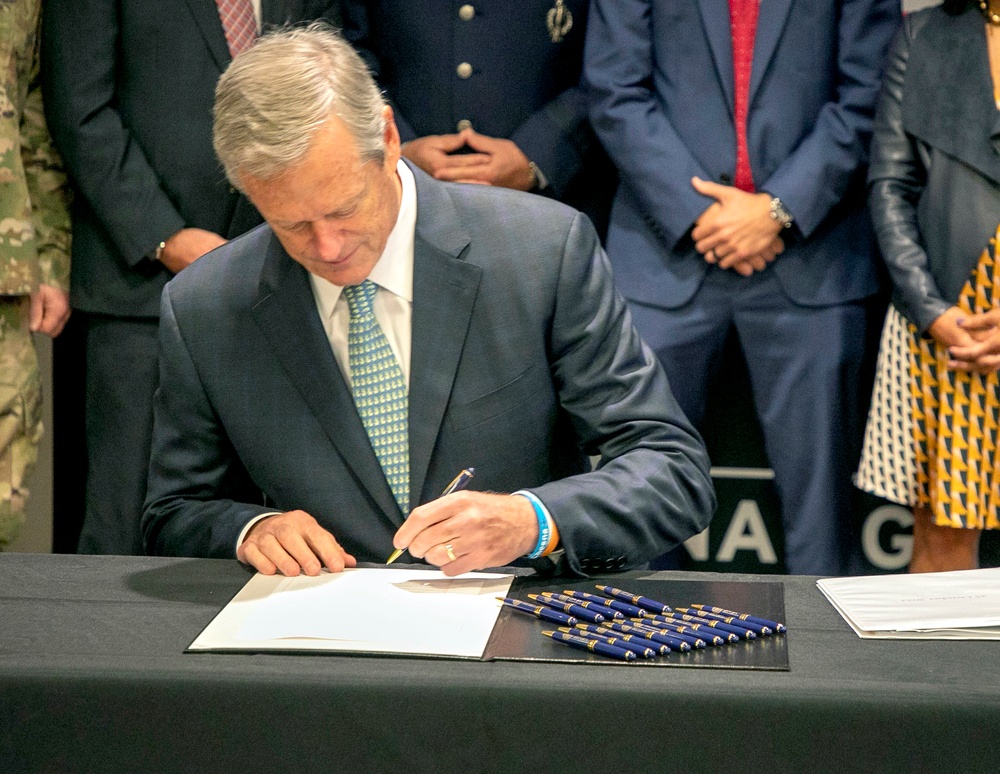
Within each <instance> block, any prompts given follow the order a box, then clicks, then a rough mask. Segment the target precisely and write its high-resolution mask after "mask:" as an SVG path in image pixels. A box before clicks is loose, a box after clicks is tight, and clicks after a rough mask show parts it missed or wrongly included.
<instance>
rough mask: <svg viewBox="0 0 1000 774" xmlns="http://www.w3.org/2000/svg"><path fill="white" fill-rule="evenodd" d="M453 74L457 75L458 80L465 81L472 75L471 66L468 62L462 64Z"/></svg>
mask: <svg viewBox="0 0 1000 774" xmlns="http://www.w3.org/2000/svg"><path fill="white" fill-rule="evenodd" d="M455 72H456V73H458V77H459V78H461V79H462V80H465V79H466V78H468V77H470V76H471V75H472V65H470V64H469V63H468V62H462V64H460V65H459V66H458V67H456V68H455Z"/></svg>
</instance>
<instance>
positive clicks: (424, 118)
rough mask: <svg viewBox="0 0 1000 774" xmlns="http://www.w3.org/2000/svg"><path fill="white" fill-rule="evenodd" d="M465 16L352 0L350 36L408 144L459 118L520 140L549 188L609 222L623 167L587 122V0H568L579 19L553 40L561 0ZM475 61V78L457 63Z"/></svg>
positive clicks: (347, 23)
mask: <svg viewBox="0 0 1000 774" xmlns="http://www.w3.org/2000/svg"><path fill="white" fill-rule="evenodd" d="M472 5H473V6H474V8H475V12H474V15H473V16H472V18H470V19H468V20H463V19H462V18H461V17H460V15H459V13H458V4H456V3H454V2H448V1H444V0H433V1H429V0H425V1H424V2H413V0H344V2H343V14H344V35H345V37H347V39H348V40H349V41H351V43H352V44H354V46H355V47H356V48H357V49H358V50H359V52H360V53H361V55H362V56H364V57H365V59H366V61H367V62H368V64H369V66H370V67H371V69H372V72H373V73H374V74H375V76H376V78H377V80H378V82H379V84H380V85H381V86H382V87H383V88H384V89H385V90H386V94H387V95H388V97H389V100H390V101H391V103H392V105H393V108H394V110H395V113H396V124H397V126H398V127H399V132H400V136H401V138H402V140H403V142H406V141H407V140H412V139H414V138H416V137H423V136H425V135H430V134H449V133H452V132H456V131H458V129H457V125H458V122H459V121H461V120H463V119H464V120H468V121H471V122H472V126H473V128H474V129H475V130H476V131H477V132H480V133H481V134H486V135H489V136H491V137H503V138H507V139H509V140H512V141H513V142H514V143H515V144H516V145H517V146H518V147H519V148H520V149H521V150H522V151H523V152H524V154H525V155H526V156H527V157H528V158H529V159H530V160H532V161H534V162H535V163H536V164H537V165H538V166H539V168H540V169H541V170H542V172H543V173H544V174H545V176H546V178H547V179H548V181H549V189H547V191H546V193H547V195H551V196H553V197H555V198H557V199H559V200H560V201H563V202H566V203H568V204H570V205H572V206H573V207H576V208H578V209H581V210H583V211H584V212H586V213H587V215H589V216H590V217H591V219H592V220H594V222H595V223H597V224H599V227H600V228H601V230H603V228H604V226H606V222H607V215H608V210H609V208H610V205H611V194H612V193H613V191H614V186H615V173H614V168H613V166H612V165H611V164H610V163H609V161H608V159H607V156H606V155H605V154H604V151H603V149H602V148H601V146H600V143H599V142H598V141H597V138H596V137H595V136H594V133H593V131H592V130H591V127H590V124H589V121H588V120H587V101H586V98H585V95H584V93H583V90H582V89H581V88H580V75H581V72H582V70H583V43H584V36H585V33H586V28H587V12H588V5H589V1H588V0H566V2H565V7H566V9H567V10H568V12H569V13H570V14H571V15H572V19H573V24H572V26H571V28H570V29H569V31H568V32H567V33H566V35H565V37H564V38H563V39H562V40H560V41H559V42H553V41H552V39H551V37H550V36H549V31H548V27H547V25H546V18H547V13H548V11H549V10H551V9H552V8H553V6H554V5H555V2H554V0H490V2H485V3H473V4H472ZM462 62H466V63H468V64H470V65H471V66H472V75H471V76H470V77H469V78H465V79H463V78H460V77H459V76H458V75H457V74H456V67H457V66H458V65H459V64H460V63H462Z"/></svg>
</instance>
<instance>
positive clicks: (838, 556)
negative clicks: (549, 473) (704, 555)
mask: <svg viewBox="0 0 1000 774" xmlns="http://www.w3.org/2000/svg"><path fill="white" fill-rule="evenodd" d="M899 17H900V12H899V2H898V0H817V1H816V2H811V3H794V2H792V0H729V2H725V0H597V2H595V3H594V5H593V7H592V9H591V17H590V26H589V29H588V38H587V51H586V65H585V70H586V73H585V81H586V83H587V85H588V87H589V88H590V90H591V96H592V105H591V120H592V122H593V125H594V128H595V131H596V132H597V134H598V136H599V137H600V138H601V140H602V142H603V143H604V145H605V147H606V148H607V149H608V152H609V153H610V154H611V156H612V159H613V160H614V162H615V164H616V165H617V166H618V169H619V174H620V176H621V179H622V184H621V187H620V189H619V192H618V194H617V197H616V200H615V203H614V207H613V209H612V215H611V225H610V227H609V233H608V253H609V255H610V256H611V260H612V263H613V265H614V267H615V279H616V281H617V282H618V285H619V287H620V288H621V290H622V291H623V293H624V294H625V296H626V298H628V299H629V301H630V302H631V306H632V309H633V312H634V314H635V318H636V325H637V327H638V328H639V330H640V332H641V333H642V334H643V336H644V337H645V338H646V340H647V341H648V342H649V343H650V345H651V346H652V347H653V349H654V350H655V351H656V352H657V354H658V355H659V356H660V359H661V361H662V363H663V365H664V367H665V368H666V370H667V374H668V376H669V378H670V382H671V386H672V387H673V388H674V392H675V394H676V395H677V398H678V401H679V402H680V404H681V406H682V407H683V408H684V410H685V412H686V413H687V415H688V416H689V417H690V418H691V419H692V420H693V421H694V422H695V424H696V425H697V424H699V423H700V422H701V420H702V418H703V414H704V410H705V405H704V396H705V390H706V383H707V381H708V379H709V378H710V376H711V374H712V372H713V370H714V369H715V368H716V366H717V364H718V359H719V354H720V352H721V349H722V345H723V342H724V340H725V338H726V336H727V335H728V333H729V331H730V330H731V329H733V328H735V331H736V333H737V335H738V336H739V340H740V343H741V345H742V348H743V352H744V354H745V356H746V360H747V364H748V366H749V370H750V376H751V382H752V385H753V390H754V400H755V403H756V406H757V413H758V417H759V418H760V421H761V425H762V427H763V430H764V436H765V444H766V448H767V453H768V457H769V459H770V462H771V465H772V467H773V468H774V473H775V478H776V484H777V489H778V494H779V497H780V499H781V503H782V519H783V523H784V528H785V560H786V565H787V567H788V570H789V571H790V572H793V573H815V574H837V573H840V572H842V571H843V570H844V563H843V562H844V550H845V540H844V533H845V530H844V524H845V522H846V521H847V515H848V512H849V503H850V491H851V490H850V487H851V484H850V471H851V469H852V467H853V465H854V463H855V462H856V459H855V455H856V450H857V449H858V448H859V443H858V440H857V439H858V437H859V432H860V431H859V426H860V422H859V420H860V418H861V417H860V416H859V412H858V410H857V406H858V405H859V404H863V403H864V402H865V400H866V396H865V395H863V394H859V393H858V382H859V380H860V374H861V373H862V371H863V369H862V365H863V362H864V359H865V356H866V347H865V342H866V331H867V330H868V328H869V326H870V325H872V324H878V322H879V321H880V320H881V317H880V314H879V311H880V307H879V305H878V304H877V303H874V302H873V299H877V298H878V296H877V294H878V293H879V289H880V277H879V272H878V271H877V268H876V263H875V261H874V260H873V253H874V250H873V245H872V237H871V229H870V227H869V224H868V221H867V216H866V212H865V190H864V168H863V167H864V164H865V160H866V156H867V146H868V141H869V138H870V135H871V127H872V113H873V109H874V103H875V96H876V93H877V90H878V86H879V81H880V77H881V72H882V64H883V59H884V56H885V51H886V48H887V46H888V43H889V40H890V39H891V37H892V34H893V31H894V30H895V28H896V25H897V24H898V20H899ZM881 308H882V309H883V310H884V307H881Z"/></svg>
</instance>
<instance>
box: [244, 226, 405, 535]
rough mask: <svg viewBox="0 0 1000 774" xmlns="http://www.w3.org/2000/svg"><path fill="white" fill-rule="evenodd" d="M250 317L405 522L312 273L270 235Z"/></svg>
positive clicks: (387, 507)
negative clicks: (329, 331) (333, 343)
mask: <svg viewBox="0 0 1000 774" xmlns="http://www.w3.org/2000/svg"><path fill="white" fill-rule="evenodd" d="M252 315H253V317H254V320H255V321H256V323H257V325H258V326H259V327H260V329H261V332H262V333H263V335H264V337H265V338H266V339H267V340H268V341H269V342H270V345H271V348H272V350H273V351H274V355H275V357H276V358H277V359H278V361H279V362H280V364H281V366H282V368H283V369H284V371H285V373H286V374H287V375H288V378H289V379H290V380H291V382H292V383H293V384H294V385H295V387H296V389H297V390H298V392H299V394H300V395H301V396H302V399H303V400H304V401H305V403H306V405H307V406H308V407H309V410H310V411H311V412H312V413H313V415H314V416H315V417H316V419H317V420H318V421H319V423H320V425H321V426H322V427H323V430H324V431H325V432H326V435H327V437H329V439H330V442H331V443H332V444H333V446H334V447H335V448H336V450H337V453H338V454H339V455H340V457H341V459H342V460H343V461H344V464H345V465H346V466H347V468H348V469H349V470H350V471H351V473H352V475H353V476H354V478H355V480H356V481H357V482H358V484H359V485H360V486H361V487H362V488H364V490H365V491H366V492H367V493H368V495H369V496H370V497H371V499H372V500H373V501H374V503H375V506H376V508H377V509H378V510H379V511H380V512H381V513H382V514H383V515H385V517H386V519H387V520H388V521H389V522H390V523H391V524H392V525H394V526H398V525H399V524H402V522H403V516H402V513H400V510H399V506H398V505H397V504H396V501H395V499H394V498H393V496H392V491H391V490H390V489H389V484H388V482H387V481H386V479H385V475H384V474H383V473H382V468H381V467H380V466H379V463H378V459H377V458H376V457H375V452H374V451H372V447H371V444H370V443H369V441H368V435H367V433H366V432H365V428H364V425H362V424H361V418H360V417H359V416H358V412H357V409H356V408H355V407H354V399H353V398H352V396H351V392H350V390H349V389H348V387H347V384H346V382H345V381H344V378H343V376H342V375H341V373H340V369H339V368H338V367H337V361H336V359H335V358H334V356H333V351H332V350H331V349H330V342H329V340H328V339H327V337H326V331H325V330H324V329H323V324H322V322H321V321H320V319H319V314H318V313H317V311H316V302H315V299H314V297H313V293H312V287H311V286H310V284H309V278H308V274H307V272H306V270H305V269H303V268H302V267H301V266H300V265H299V264H297V263H295V262H294V261H293V260H292V259H291V258H289V257H288V255H287V254H286V253H285V251H284V249H283V248H282V247H281V244H280V243H279V242H278V240H277V239H276V238H275V237H273V236H272V238H271V242H270V246H269V248H268V255H267V257H266V260H265V263H264V268H263V270H262V271H261V281H260V289H259V298H258V301H257V303H256V304H255V305H254V307H253V310H252Z"/></svg>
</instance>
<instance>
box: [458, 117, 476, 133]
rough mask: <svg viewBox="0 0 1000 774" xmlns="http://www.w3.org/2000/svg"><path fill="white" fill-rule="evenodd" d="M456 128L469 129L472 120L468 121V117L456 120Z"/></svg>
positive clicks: (459, 129) (460, 129)
mask: <svg viewBox="0 0 1000 774" xmlns="http://www.w3.org/2000/svg"><path fill="white" fill-rule="evenodd" d="M456 128H457V129H458V131H460V132H461V131H463V130H465V129H471V128H472V121H470V120H469V119H468V118H463V119H462V120H461V121H459V122H458V124H457V125H456Z"/></svg>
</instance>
